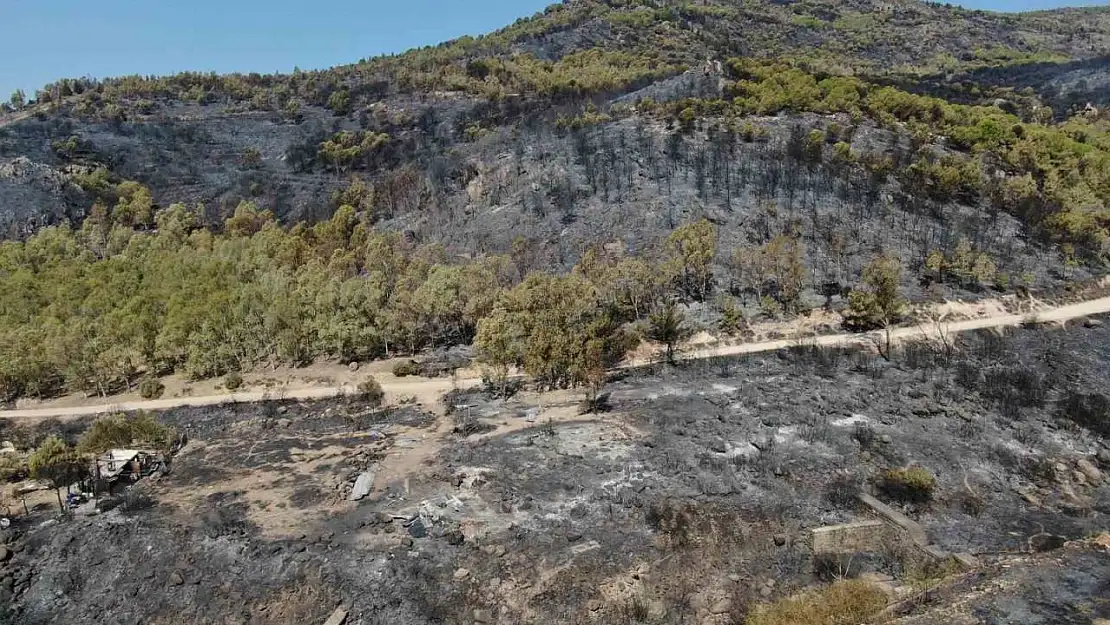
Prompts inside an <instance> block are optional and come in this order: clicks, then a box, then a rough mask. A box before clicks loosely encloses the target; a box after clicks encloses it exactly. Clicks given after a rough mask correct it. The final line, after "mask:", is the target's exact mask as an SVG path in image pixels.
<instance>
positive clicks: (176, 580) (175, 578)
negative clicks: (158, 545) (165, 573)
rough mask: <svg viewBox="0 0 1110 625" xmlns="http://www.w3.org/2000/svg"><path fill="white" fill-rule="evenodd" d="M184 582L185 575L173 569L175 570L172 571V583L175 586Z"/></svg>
mask: <svg viewBox="0 0 1110 625" xmlns="http://www.w3.org/2000/svg"><path fill="white" fill-rule="evenodd" d="M184 583H185V576H184V575H182V574H181V573H180V572H178V571H173V572H171V573H170V584H172V585H174V586H180V585H182V584H184Z"/></svg>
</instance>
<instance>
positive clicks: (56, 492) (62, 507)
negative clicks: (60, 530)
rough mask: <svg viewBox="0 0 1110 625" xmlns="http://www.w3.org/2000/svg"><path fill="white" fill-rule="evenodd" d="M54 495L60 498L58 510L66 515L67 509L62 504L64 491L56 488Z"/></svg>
mask: <svg viewBox="0 0 1110 625" xmlns="http://www.w3.org/2000/svg"><path fill="white" fill-rule="evenodd" d="M54 494H55V495H57V496H58V509H59V510H61V511H62V513H65V511H66V507H65V505H63V504H62V489H60V488H55V489H54Z"/></svg>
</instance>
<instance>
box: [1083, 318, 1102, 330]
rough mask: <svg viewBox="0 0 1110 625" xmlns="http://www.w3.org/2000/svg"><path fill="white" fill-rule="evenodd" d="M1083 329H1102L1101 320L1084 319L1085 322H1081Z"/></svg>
mask: <svg viewBox="0 0 1110 625" xmlns="http://www.w3.org/2000/svg"><path fill="white" fill-rule="evenodd" d="M1083 327H1084V328H1101V327H1102V320H1101V319H1086V320H1084V321H1083Z"/></svg>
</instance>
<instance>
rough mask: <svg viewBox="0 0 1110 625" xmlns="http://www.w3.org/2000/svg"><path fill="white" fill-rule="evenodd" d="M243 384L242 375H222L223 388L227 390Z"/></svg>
mask: <svg viewBox="0 0 1110 625" xmlns="http://www.w3.org/2000/svg"><path fill="white" fill-rule="evenodd" d="M242 386H243V376H241V375H239V374H238V373H229V374H227V375H226V376H224V388H226V389H227V390H229V391H234V390H236V389H239V388H241V387H242Z"/></svg>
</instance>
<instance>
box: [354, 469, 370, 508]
mask: <svg viewBox="0 0 1110 625" xmlns="http://www.w3.org/2000/svg"><path fill="white" fill-rule="evenodd" d="M373 489H374V472H373V471H363V472H362V473H360V474H359V475H358V477H357V478H356V479H355V485H354V486H352V487H351V494H350V496H348V497H347V499H348V500H350V501H358V500H360V499H363V498H365V497H366V496H367V495H369V494H370V491H371V490H373Z"/></svg>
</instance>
